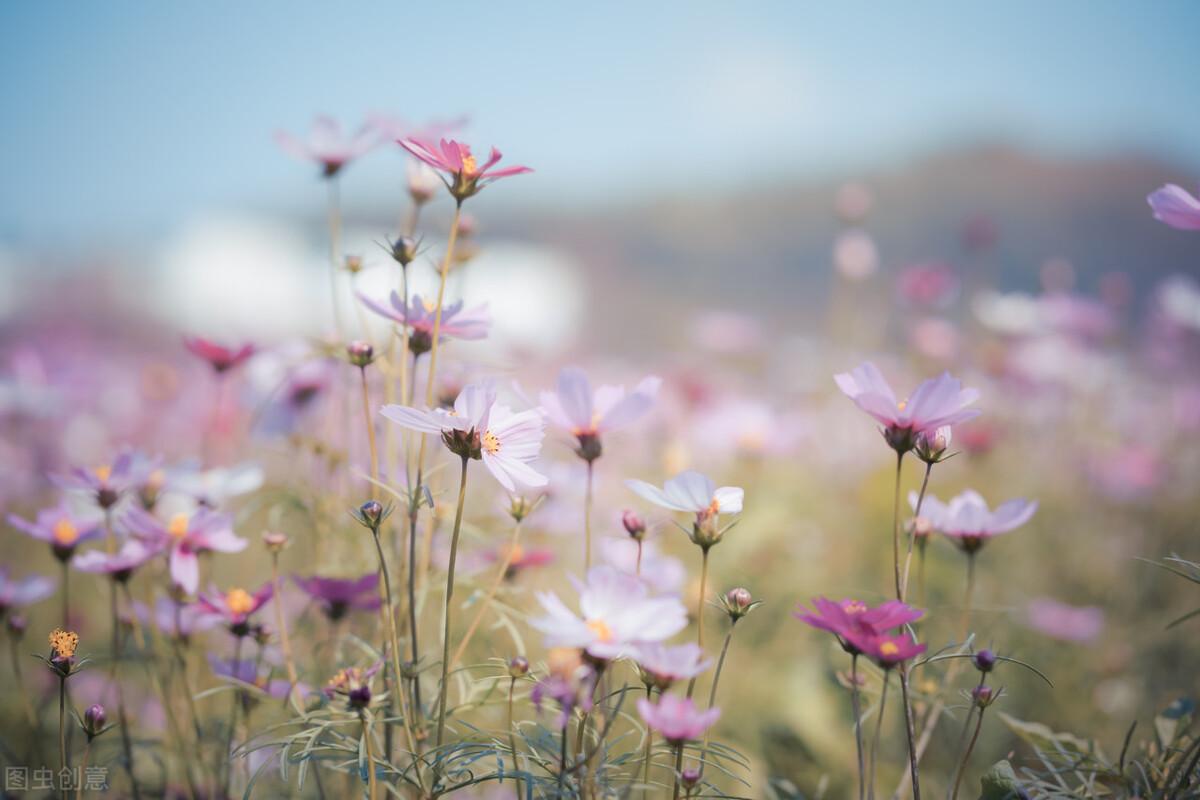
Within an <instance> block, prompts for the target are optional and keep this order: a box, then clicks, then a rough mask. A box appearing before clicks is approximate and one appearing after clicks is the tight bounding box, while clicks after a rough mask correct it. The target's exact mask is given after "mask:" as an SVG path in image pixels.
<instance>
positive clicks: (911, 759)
mask: <svg viewBox="0 0 1200 800" xmlns="http://www.w3.org/2000/svg"><path fill="white" fill-rule="evenodd" d="M903 468H904V451H903V450H897V451H896V485H895V490H894V492H893V494H892V556H893V559H894V565H895V571H896V599H897V600H899V601H901V602H903V601H904V594H905V591H906V589H907V585H908V560H907V559H906V561H905V565H904V576H903V578H901V574H900V476H901V474H902V472H903ZM925 480H926V481H928V480H929V469H928V468H927V469H926V470H925ZM924 493H925V488H924V485H922V488H921V494H922V496H923V495H924ZM912 539H913V537H911V536H910V537H909V540H908V558H909V559H911V557H912ZM884 680H885V683H884V690H885V691H886V689H887V683H886V674H885V676H884ZM900 695H901V697H902V698H903V702H904V726H905V731H906V732H907V734H908V765H909V773H910V774H911V776H912V786H913V800H921V780H920V776H919V775H918V773H917V751H916V748H915V747H914V745H913V739H914V738H915V737H914V735H913V718H912V701H911V698H910V697H909V693H908V668H907V667H906V666H905V665H904V664H903V663H902V664H901V665H900ZM881 710H882V709H881ZM880 716H881V717H882V714H880ZM878 733H879V732H878V728H876V736H877V737H878ZM871 769H872V773H873V772H874V769H875V763H874V756H872V762H871ZM874 784H875V780H874V777H872V779H871V791H872V794H873V793H874V789H875V786H874Z"/></svg>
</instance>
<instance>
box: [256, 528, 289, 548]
mask: <svg viewBox="0 0 1200 800" xmlns="http://www.w3.org/2000/svg"><path fill="white" fill-rule="evenodd" d="M262 538H263V544H265V545H266V546H267V549H268V550H270V551H271V552H272V553H278V552H279V551H280V550H282V549H283V548H285V547H287V543H288V537H287V534H286V533H279V532H277V531H263V537H262Z"/></svg>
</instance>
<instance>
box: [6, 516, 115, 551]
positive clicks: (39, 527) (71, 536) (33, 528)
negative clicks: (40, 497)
mask: <svg viewBox="0 0 1200 800" xmlns="http://www.w3.org/2000/svg"><path fill="white" fill-rule="evenodd" d="M8 522H9V524H10V525H12V526H13V527H14V528H16V529H17V530H19V531H22V532H23V533H27V534H29V535H30V536H32V537H33V538H34V539H37V540H38V541H41V542H46V543H47V544H48V545H50V549H51V550H53V551H54V557H55V558H57V559H58V560H59V561H68V560H70V558H71V556H72V555H73V554H74V553H75V548H77V547H78V546H79V545H81V544H83V543H84V542H86V541H88V540H90V539H95V538H97V537H99V536H101V535H103V533H104V529H103V527H102V526H101V525H100V523H99V522H97V521H95V520H87V519H83V518H81V517H78V516H76V515H75V514H72V513H71V508H70V506H69V505H68V504H67V503H66V502H65V501H63V502H61V503H59V504H58V505H57V506H54V507H53V508H46V509H43V510H41V511H39V512H38V513H37V517H36V518H35V519H34V521H33V522H30V521H28V520H26V519H23V518H22V517H18V516H17V515H16V514H9V515H8Z"/></svg>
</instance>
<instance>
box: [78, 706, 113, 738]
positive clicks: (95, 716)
mask: <svg viewBox="0 0 1200 800" xmlns="http://www.w3.org/2000/svg"><path fill="white" fill-rule="evenodd" d="M107 721H108V715H107V714H105V713H104V706H102V705H100V704H99V703H95V704H93V705H91V706H89V707H88V710H87V711H85V712H83V730H84V732H85V733H87V737H88V739H89V740H91V739H94V738H95V737H96V736H98V735H100V733H101V732H102V731H103V730H104V723H106V722H107Z"/></svg>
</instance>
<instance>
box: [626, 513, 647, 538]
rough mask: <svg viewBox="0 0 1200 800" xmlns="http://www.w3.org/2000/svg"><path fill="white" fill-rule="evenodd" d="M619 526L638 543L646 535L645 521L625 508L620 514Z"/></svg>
mask: <svg viewBox="0 0 1200 800" xmlns="http://www.w3.org/2000/svg"><path fill="white" fill-rule="evenodd" d="M621 524H622V525H624V526H625V532H626V533H628V534H629V535H630V536H632V537H633V538H634V539H637V540H638V541H641V539H642V537H644V536H645V535H646V520H644V519H642V518H641V516H639V515H638V513H637V512H636V511H634V510H632V509H628V508H627V509H625V511H624V512H623V513H622V514H621Z"/></svg>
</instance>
